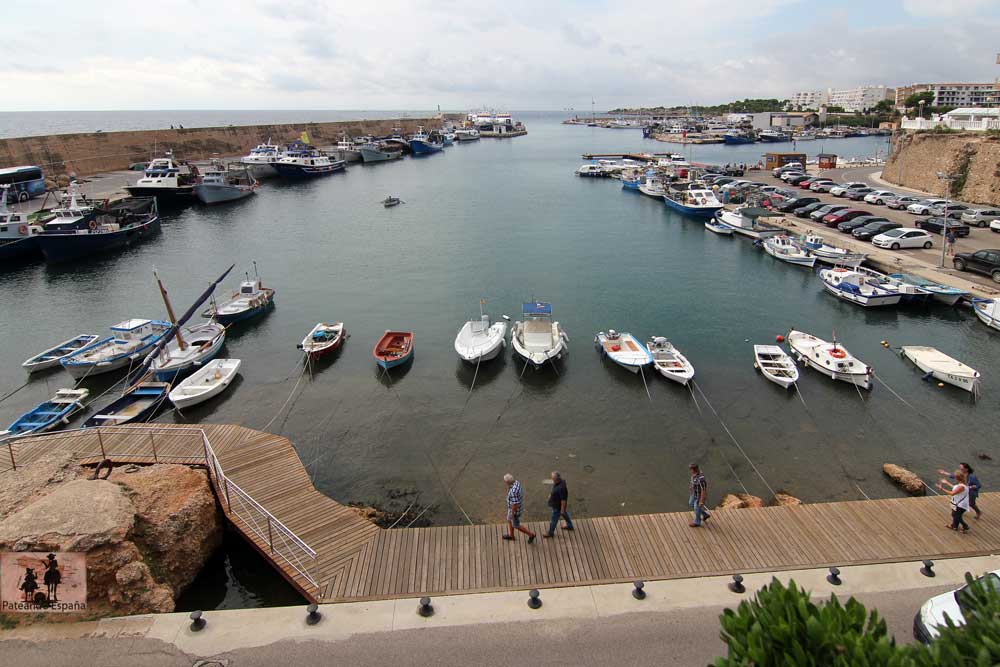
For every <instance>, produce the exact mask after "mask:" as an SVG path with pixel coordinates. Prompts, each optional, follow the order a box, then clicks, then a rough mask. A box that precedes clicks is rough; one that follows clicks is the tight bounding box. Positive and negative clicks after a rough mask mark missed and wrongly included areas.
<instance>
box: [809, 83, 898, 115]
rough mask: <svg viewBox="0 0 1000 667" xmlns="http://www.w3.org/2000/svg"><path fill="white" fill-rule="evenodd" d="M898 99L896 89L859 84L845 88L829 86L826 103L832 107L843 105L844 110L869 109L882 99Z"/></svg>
mask: <svg viewBox="0 0 1000 667" xmlns="http://www.w3.org/2000/svg"><path fill="white" fill-rule="evenodd" d="M895 99H896V91H895V89H893V88H886V87H885V86H858V87H857V88H847V89H844V90H834V89H833V88H828V89H827V91H826V103H827V105H829V106H832V107H843V109H844V111H868V110H870V109H874V108H875V105H876V104H878V103H879V102H881V101H882V100H892V101H895Z"/></svg>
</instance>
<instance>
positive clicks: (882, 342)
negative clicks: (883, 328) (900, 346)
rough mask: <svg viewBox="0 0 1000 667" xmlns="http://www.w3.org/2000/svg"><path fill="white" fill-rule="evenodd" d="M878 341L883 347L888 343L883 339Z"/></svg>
mask: <svg viewBox="0 0 1000 667" xmlns="http://www.w3.org/2000/svg"><path fill="white" fill-rule="evenodd" d="M879 342H880V343H881V344H882V347H885V346H886V345H888V344H889V343H888V342H887V341H884V340H883V341H879Z"/></svg>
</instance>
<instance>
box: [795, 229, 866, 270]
mask: <svg viewBox="0 0 1000 667" xmlns="http://www.w3.org/2000/svg"><path fill="white" fill-rule="evenodd" d="M802 242H803V243H804V244H805V246H806V247H807V248H808V249H809V251H810V252H811V253H812V254H813V256H815V257H816V259H817V260H819V261H821V262H824V263H826V264H836V265H839V266H846V267H848V268H855V267H858V266H861V262H863V261H865V258H866V257H867V255H865V254H863V253H857V252H851V251H850V250H847V249H846V248H838V247H837V246H832V245H829V244H828V243H826V242H825V241H824V240H823V237H822V236H819V235H817V234H806V236H805V238H804V239H803V241H802Z"/></svg>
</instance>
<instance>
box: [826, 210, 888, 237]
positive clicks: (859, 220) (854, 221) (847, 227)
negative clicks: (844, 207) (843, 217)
mask: <svg viewBox="0 0 1000 667" xmlns="http://www.w3.org/2000/svg"><path fill="white" fill-rule="evenodd" d="M876 220H879V221H881V220H885V218H880V217H878V216H877V215H859V216H857V217H855V218H851V219H850V220H847V221H845V222H841V223H840V224H838V225H837V231H839V232H844V233H845V234H851V233H853V232H854V230H855V229H861V228H862V227H864V226H865V225H867V224H868V223H869V222H875V221H876Z"/></svg>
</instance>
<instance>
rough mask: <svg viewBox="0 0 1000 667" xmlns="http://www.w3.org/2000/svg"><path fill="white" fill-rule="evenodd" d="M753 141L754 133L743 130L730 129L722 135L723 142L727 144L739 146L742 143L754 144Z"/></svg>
mask: <svg viewBox="0 0 1000 667" xmlns="http://www.w3.org/2000/svg"><path fill="white" fill-rule="evenodd" d="M753 142H754V138H753V135H751V134H749V133H748V132H743V131H742V130H735V129H734V130H729V131H728V132H726V133H725V134H723V135H722V143H724V144H726V145H727V146H739V145H740V144H752V143H753Z"/></svg>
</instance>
